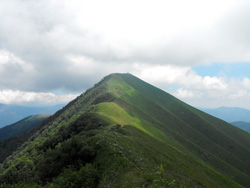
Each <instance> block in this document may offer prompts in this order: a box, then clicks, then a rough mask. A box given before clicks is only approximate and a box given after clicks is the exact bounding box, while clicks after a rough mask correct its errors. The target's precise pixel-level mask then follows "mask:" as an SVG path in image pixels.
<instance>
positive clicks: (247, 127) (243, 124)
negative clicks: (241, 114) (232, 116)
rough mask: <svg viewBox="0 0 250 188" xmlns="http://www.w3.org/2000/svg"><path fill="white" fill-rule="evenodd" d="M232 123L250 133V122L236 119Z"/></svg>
mask: <svg viewBox="0 0 250 188" xmlns="http://www.w3.org/2000/svg"><path fill="white" fill-rule="evenodd" d="M231 124H232V125H234V126H236V127H238V128H240V129H242V130H244V131H247V132H249V133H250V123H248V122H244V121H235V122H232V123H231Z"/></svg>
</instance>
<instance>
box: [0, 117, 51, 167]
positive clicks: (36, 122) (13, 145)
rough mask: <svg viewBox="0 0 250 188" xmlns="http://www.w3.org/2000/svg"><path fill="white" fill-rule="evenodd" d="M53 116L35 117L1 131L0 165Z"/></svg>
mask: <svg viewBox="0 0 250 188" xmlns="http://www.w3.org/2000/svg"><path fill="white" fill-rule="evenodd" d="M50 116H51V115H45V114H43V115H34V116H29V117H27V118H24V119H22V120H20V121H19V122H17V123H14V124H12V125H8V126H6V127H3V128H1V129H0V163H1V162H3V161H4V159H5V158H6V157H7V156H9V155H11V154H12V152H14V151H16V150H17V148H18V147H20V146H21V145H22V144H23V143H24V142H26V141H27V140H28V139H29V138H30V137H31V135H33V134H34V133H35V132H36V131H37V130H38V129H40V126H41V125H42V123H43V122H45V121H46V119H48V118H49V117H50Z"/></svg>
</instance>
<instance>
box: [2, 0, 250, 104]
mask: <svg viewBox="0 0 250 188" xmlns="http://www.w3.org/2000/svg"><path fill="white" fill-rule="evenodd" d="M249 10H250V3H249V1H246V0H220V1H218V0H217V1H215V0H210V1H199V0H190V1H185V0H177V1H165V0H159V1H158V0H157V1H153V0H146V1H145V0H144V1H137V0H134V1H132V0H127V1H117V0H116V1H115V0H113V1H111V0H107V1H98V0H92V1H81V0H25V1H23V0H1V1H0V103H25V102H37V103H44V102H46V103H61V102H67V101H70V100H72V99H73V98H74V97H75V96H76V95H77V94H80V93H82V92H84V91H85V90H86V89H88V88H89V87H91V86H92V85H93V84H94V83H96V82H97V81H99V80H100V79H101V78H102V77H103V76H105V75H107V74H110V73H113V72H125V73H126V72H130V73H132V74H134V75H136V76H138V77H140V78H141V79H144V80H145V81H147V82H149V83H151V84H154V85H156V86H158V87H160V88H162V89H164V90H166V91H167V92H170V93H171V94H173V95H175V96H176V97H178V98H180V99H181V100H184V101H186V102H188V103H189V104H191V105H195V106H201V107H217V106H221V105H224V106H241V107H246V108H250V104H246V102H244V101H246V100H248V101H249V99H250V80H249V78H250V77H249V76H246V75H245V76H244V77H243V78H241V79H239V78H231V77H226V76H221V75H217V76H211V75H206V76H201V75H199V72H195V71H194V69H193V67H195V66H203V65H212V64H214V63H238V62H246V63H249V62H250V37H249V33H250V24H249V23H250V11H249ZM6 96H10V97H6ZM20 96H22V97H20ZM30 96H32V97H30Z"/></svg>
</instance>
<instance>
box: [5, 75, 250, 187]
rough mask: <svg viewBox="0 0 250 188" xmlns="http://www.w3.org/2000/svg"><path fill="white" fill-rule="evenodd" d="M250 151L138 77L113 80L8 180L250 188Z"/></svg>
mask: <svg viewBox="0 0 250 188" xmlns="http://www.w3.org/2000/svg"><path fill="white" fill-rule="evenodd" d="M249 148H250V135H249V134H248V133H246V132H244V131H241V130H240V129H238V128H236V127H234V126H232V125H230V124H227V123H225V122H224V121H221V120H219V119H217V118H214V117H212V116H210V115H207V114H205V113H203V112H201V111H199V110H197V109H195V108H193V107H191V106H189V105H187V104H185V103H183V102H182V101H180V100H178V99H176V98H175V97H173V96H171V95H169V94H168V93H165V92H164V91H162V90H160V89H157V88H156V87H154V86H152V85H149V84H147V83H146V82H144V81H142V80H140V79H138V78H136V77H134V76H133V75H131V74H111V75H109V76H107V77H105V78H104V79H103V80H102V81H101V82H99V83H98V84H96V85H95V86H94V87H93V88H92V89H90V90H88V91H86V92H85V93H84V94H83V95H81V96H79V97H78V98H77V99H75V100H74V101H72V102H71V103H69V104H68V105H67V106H66V107H65V108H63V109H62V110H61V111H59V112H57V113H56V114H55V115H54V116H52V117H51V118H49V120H48V121H47V123H46V124H44V125H43V126H42V127H41V128H40V129H39V130H37V131H36V132H34V134H32V135H31V136H30V137H29V139H28V141H27V142H25V143H24V144H23V145H22V146H21V147H19V148H18V150H17V151H16V152H14V153H13V154H12V155H11V156H9V157H8V158H7V159H6V160H5V161H4V162H3V163H2V164H1V166H0V172H1V175H0V181H1V182H2V185H3V186H8V185H10V184H12V185H13V186H14V185H15V184H17V185H16V186H24V187H25V186H26V187H27V186H30V187H32V186H44V187H52V186H55V187H205V186H207V187H241V185H243V186H245V187H249V186H250V178H249V175H250V161H249V157H250V150H249ZM236 182H237V183H236ZM240 184H241V185H240Z"/></svg>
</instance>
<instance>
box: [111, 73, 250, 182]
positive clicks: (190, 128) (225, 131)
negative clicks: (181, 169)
mask: <svg viewBox="0 0 250 188" xmlns="http://www.w3.org/2000/svg"><path fill="white" fill-rule="evenodd" d="M107 84H108V88H109V91H110V92H111V93H114V94H115V96H116V103H117V104H118V105H119V106H120V108H123V109H124V110H125V111H126V112H127V113H129V114H130V116H131V117H136V118H137V121H140V123H139V124H138V123H137V125H140V127H142V128H141V129H144V130H146V132H147V133H149V134H150V135H154V136H155V137H157V138H159V139H162V140H164V141H166V142H167V143H169V144H171V145H172V146H174V147H176V148H177V149H179V150H181V151H183V152H185V153H186V154H190V155H192V156H193V157H195V158H196V159H197V160H199V161H200V162H202V163H203V164H206V165H208V166H210V167H211V168H214V169H215V170H216V171H218V172H220V173H222V174H224V175H225V176H227V177H229V178H233V179H234V180H235V181H237V182H239V183H241V184H243V185H245V186H250V178H249V175H250V160H249V157H250V135H249V134H247V133H246V132H244V131H241V130H239V129H237V128H235V127H233V126H231V125H230V124H228V123H226V122H224V121H221V120H219V119H217V118H214V117H212V116H210V115H207V114H205V113H203V112H201V111H199V110H197V109H195V108H193V107H191V106H189V105H187V104H185V103H183V102H182V101H180V100H178V99H176V98H174V97H173V96H171V95H169V94H168V93H166V92H163V91H162V90H160V89H158V88H155V87H154V86H152V85H149V84H147V83H146V82H144V81H142V80H140V79H138V78H136V77H134V76H132V75H130V74H113V75H111V76H110V78H109V81H108V82H107ZM114 123H121V124H122V121H121V122H118V121H116V122H114ZM131 124H133V123H132V122H131Z"/></svg>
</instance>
